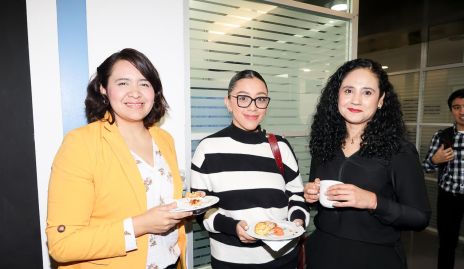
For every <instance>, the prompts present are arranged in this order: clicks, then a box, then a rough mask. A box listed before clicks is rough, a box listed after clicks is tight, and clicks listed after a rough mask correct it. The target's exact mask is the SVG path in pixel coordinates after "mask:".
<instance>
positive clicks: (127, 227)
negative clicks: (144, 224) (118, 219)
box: [124, 218, 137, 252]
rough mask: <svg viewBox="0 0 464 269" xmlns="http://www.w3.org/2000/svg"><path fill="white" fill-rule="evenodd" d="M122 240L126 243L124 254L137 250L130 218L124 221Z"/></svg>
mask: <svg viewBox="0 0 464 269" xmlns="http://www.w3.org/2000/svg"><path fill="white" fill-rule="evenodd" d="M124 239H125V241H126V252H129V251H131V250H134V249H137V241H136V240H135V233H134V224H133V223H132V218H127V219H125V220H124Z"/></svg>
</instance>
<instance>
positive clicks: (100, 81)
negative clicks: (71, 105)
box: [85, 48, 169, 128]
mask: <svg viewBox="0 0 464 269" xmlns="http://www.w3.org/2000/svg"><path fill="white" fill-rule="evenodd" d="M121 60H125V61H128V62H130V63H131V64H132V65H133V66H134V67H135V68H137V70H139V72H140V73H141V74H142V75H143V76H144V77H145V78H146V79H147V80H148V81H149V82H150V83H151V85H152V87H153V89H154V91H155V100H154V104H153V107H152V109H151V111H150V112H149V113H148V115H147V116H145V118H144V119H143V124H144V126H145V128H149V127H151V126H153V125H154V124H155V123H157V122H159V121H160V119H161V118H162V117H163V116H164V114H166V111H167V109H168V108H169V106H168V103H167V102H166V99H165V98H164V95H163V86H162V85H161V79H160V77H159V74H158V71H157V70H156V68H155V67H154V66H153V64H152V63H151V62H150V60H149V59H148V58H147V57H146V56H145V55H144V54H143V53H141V52H139V51H137V50H135V49H131V48H126V49H123V50H121V51H119V52H116V53H113V54H112V55H111V56H110V57H108V58H107V59H106V60H105V61H103V63H102V64H101V65H100V66H99V67H98V68H97V72H96V73H95V75H94V76H93V78H92V80H91V81H90V82H89V84H88V85H87V97H86V98H85V115H86V117H87V122H88V123H91V122H94V121H97V120H102V119H103V118H104V117H105V114H106V112H107V111H108V112H109V113H110V114H111V119H110V123H111V124H113V123H114V121H115V116H114V111H113V108H112V107H111V105H110V103H109V100H108V97H107V96H106V95H103V94H101V92H100V86H103V88H105V89H106V88H107V86H108V78H109V77H110V75H111V73H112V71H113V66H114V65H115V64H116V62H118V61H121Z"/></svg>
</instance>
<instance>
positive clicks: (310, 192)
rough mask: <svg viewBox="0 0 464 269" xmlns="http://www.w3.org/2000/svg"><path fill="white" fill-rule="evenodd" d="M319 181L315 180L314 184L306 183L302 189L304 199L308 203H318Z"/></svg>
mask: <svg viewBox="0 0 464 269" xmlns="http://www.w3.org/2000/svg"><path fill="white" fill-rule="evenodd" d="M320 182H321V181H320V179H319V178H316V179H315V180H314V182H309V183H306V185H305V187H304V198H305V200H306V202H308V203H311V204H312V203H315V202H317V201H319V189H320Z"/></svg>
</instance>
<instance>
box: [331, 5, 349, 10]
mask: <svg viewBox="0 0 464 269" xmlns="http://www.w3.org/2000/svg"><path fill="white" fill-rule="evenodd" d="M330 9H332V10H336V11H345V10H347V9H348V5H347V4H334V5H333V6H331V7H330Z"/></svg>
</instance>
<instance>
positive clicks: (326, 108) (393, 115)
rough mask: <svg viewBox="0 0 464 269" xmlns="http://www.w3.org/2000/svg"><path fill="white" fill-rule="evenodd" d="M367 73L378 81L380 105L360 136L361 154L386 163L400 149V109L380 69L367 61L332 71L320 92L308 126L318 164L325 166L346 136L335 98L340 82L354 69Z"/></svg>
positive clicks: (363, 60) (401, 120) (358, 60)
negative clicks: (366, 70)
mask: <svg viewBox="0 0 464 269" xmlns="http://www.w3.org/2000/svg"><path fill="white" fill-rule="evenodd" d="M359 68H364V69H368V70H370V71H371V72H372V73H373V74H374V75H375V76H376V77H377V79H378V82H379V89H380V95H379V97H381V96H382V95H385V97H384V100H383V105H382V107H381V108H379V109H378V110H377V111H376V112H375V115H374V117H373V118H372V119H371V120H370V121H369V122H368V123H367V126H366V128H365V129H364V133H363V134H362V136H361V148H360V154H361V156H365V157H378V158H381V159H386V160H389V159H390V158H391V156H392V155H393V154H394V153H397V152H398V151H399V149H400V145H401V140H402V139H403V138H404V136H405V132H406V128H405V125H404V122H403V113H402V112H401V105H400V102H399V100H398V96H397V95H396V93H395V91H394V89H393V85H392V84H391V83H390V81H389V80H388V75H387V73H386V72H385V71H384V70H383V69H382V66H381V65H380V64H379V63H377V62H374V61H372V60H369V59H355V60H351V61H348V62H346V63H345V64H343V65H342V66H341V67H339V68H338V69H337V71H335V73H334V74H333V75H332V76H331V77H330V78H329V80H328V82H327V84H326V85H325V87H324V88H323V89H322V92H321V96H320V98H319V103H318V105H317V107H316V113H315V115H314V118H313V122H312V125H311V134H310V141H309V146H310V152H311V155H312V156H313V157H315V158H317V159H318V160H319V161H321V162H327V161H329V160H331V159H332V158H333V157H334V156H335V152H336V151H337V150H340V148H341V147H342V145H343V143H344V140H345V138H346V136H347V130H346V123H345V119H344V118H343V117H342V115H341V114H340V112H339V110H338V94H339V89H340V86H341V84H342V81H343V79H344V78H345V77H346V76H347V74H348V73H350V72H351V71H353V70H355V69H359Z"/></svg>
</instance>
